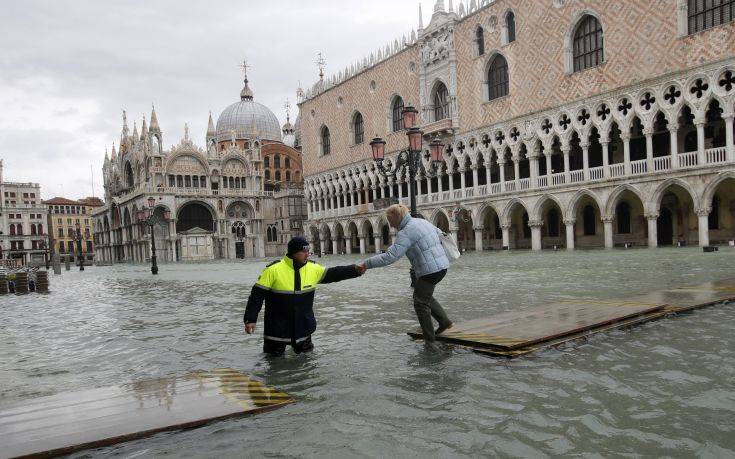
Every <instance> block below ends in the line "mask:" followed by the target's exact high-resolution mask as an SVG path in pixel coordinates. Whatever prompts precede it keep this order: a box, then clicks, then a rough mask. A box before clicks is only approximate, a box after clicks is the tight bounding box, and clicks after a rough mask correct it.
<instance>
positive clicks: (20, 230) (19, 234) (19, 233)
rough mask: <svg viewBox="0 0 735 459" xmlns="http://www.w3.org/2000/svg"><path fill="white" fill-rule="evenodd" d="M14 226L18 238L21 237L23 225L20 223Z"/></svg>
mask: <svg viewBox="0 0 735 459" xmlns="http://www.w3.org/2000/svg"><path fill="white" fill-rule="evenodd" d="M15 226H16V229H17V233H18V236H22V235H23V224H22V223H18V224H17V225H15Z"/></svg>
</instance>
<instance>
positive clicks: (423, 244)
mask: <svg viewBox="0 0 735 459" xmlns="http://www.w3.org/2000/svg"><path fill="white" fill-rule="evenodd" d="M385 214H386V217H387V219H388V223H389V224H390V226H392V227H393V228H396V229H397V230H398V233H397V234H396V242H395V243H394V244H393V245H391V246H390V247H389V248H388V250H386V251H385V253H381V254H379V255H375V256H374V257H372V258H369V259H368V260H366V261H365V262H364V263H363V266H364V267H365V268H366V269H372V268H380V267H382V266H388V265H390V264H392V263H395V262H396V261H398V260H399V259H400V258H401V257H402V256H403V255H404V254H405V255H406V256H407V257H408V259H409V261H410V262H411V267H412V268H413V270H414V272H415V273H416V278H417V279H416V282H415V284H414V290H413V307H414V309H415V310H416V316H417V317H418V319H419V324H421V330H422V332H423V335H424V340H425V341H426V342H427V343H433V342H434V341H436V337H435V335H438V334H440V333H442V332H443V331H444V330H446V329H448V328H450V327H451V326H452V321H451V320H449V317H447V314H446V312H444V308H442V306H441V305H440V304H439V302H438V301H436V299H435V298H434V288H435V287H436V284H438V283H439V282H440V281H441V280H442V279H443V278H444V276H445V275H446V274H447V268H449V259H448V258H447V255H446V253H445V252H444V247H443V246H442V243H441V239H439V235H440V234H441V230H439V228H437V227H436V226H434V225H432V224H431V223H429V222H427V221H426V220H424V219H421V218H413V217H411V215H410V213H409V210H408V208H407V207H406V206H404V205H400V204H395V205H392V206H390V207H389V208H388V209H386V211H385ZM432 317H434V319H436V320H437V322H439V328H437V329H436V331H434V324H433V322H432V321H431V318H432Z"/></svg>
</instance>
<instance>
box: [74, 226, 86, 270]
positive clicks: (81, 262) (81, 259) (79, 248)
mask: <svg viewBox="0 0 735 459" xmlns="http://www.w3.org/2000/svg"><path fill="white" fill-rule="evenodd" d="M75 226H76V229H77V238H76V239H77V258H78V259H79V271H84V255H83V254H82V230H81V227H80V226H79V223H77V224H76V225H75Z"/></svg>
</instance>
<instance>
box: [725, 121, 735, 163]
mask: <svg viewBox="0 0 735 459" xmlns="http://www.w3.org/2000/svg"><path fill="white" fill-rule="evenodd" d="M722 119H723V120H724V121H725V144H726V145H727V161H728V162H732V161H735V141H734V140H733V132H732V123H733V119H735V116H733V115H730V116H725V117H723V118H722Z"/></svg>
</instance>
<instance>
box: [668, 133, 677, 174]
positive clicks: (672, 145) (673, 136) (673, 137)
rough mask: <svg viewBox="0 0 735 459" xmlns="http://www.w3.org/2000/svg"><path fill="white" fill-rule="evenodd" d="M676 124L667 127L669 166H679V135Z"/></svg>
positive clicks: (674, 167)
mask: <svg viewBox="0 0 735 459" xmlns="http://www.w3.org/2000/svg"><path fill="white" fill-rule="evenodd" d="M677 134H678V131H677V126H674V127H673V129H672V128H669V150H670V151H671V168H672V169H678V168H679V141H678V139H679V137H678V135H677Z"/></svg>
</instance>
